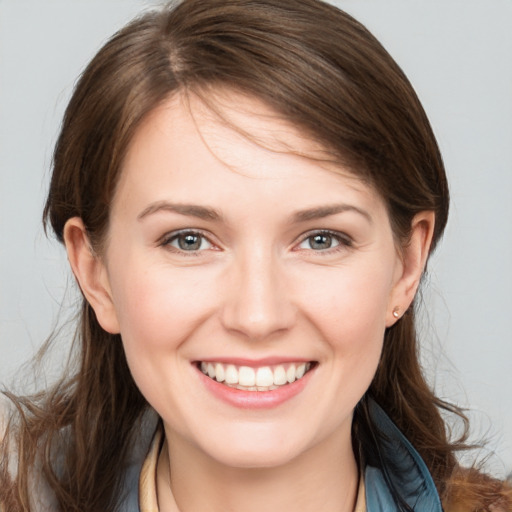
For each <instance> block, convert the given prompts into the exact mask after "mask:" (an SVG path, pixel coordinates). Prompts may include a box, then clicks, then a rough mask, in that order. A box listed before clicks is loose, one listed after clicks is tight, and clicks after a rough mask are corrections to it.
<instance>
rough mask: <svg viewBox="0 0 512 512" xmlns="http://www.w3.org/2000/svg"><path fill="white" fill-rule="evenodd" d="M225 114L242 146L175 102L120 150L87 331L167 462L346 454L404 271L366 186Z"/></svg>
mask: <svg viewBox="0 0 512 512" xmlns="http://www.w3.org/2000/svg"><path fill="white" fill-rule="evenodd" d="M225 98H226V97H224V100H223V103H222V112H223V115H224V116H227V117H229V119H230V121H231V122H232V123H234V125H236V126H237V127H238V128H240V130H246V131H247V132H248V133H249V134H250V136H249V137H244V136H242V135H241V134H240V131H235V130H233V129H232V128H230V127H228V126H227V125H226V124H225V123H222V122H221V121H220V120H219V118H218V117H216V116H215V115H214V114H213V113H212V112H211V111H210V110H208V109H207V108H205V107H204V105H203V104H202V103H201V102H200V101H199V100H197V99H194V97H192V98H190V103H187V102H186V101H184V100H183V98H182V97H181V96H175V97H174V98H173V99H171V100H169V101H167V103H165V104H163V105H162V106H160V107H159V108H158V109H157V110H155V111H154V112H153V113H152V114H151V115H150V116H149V118H148V119H147V120H146V121H145V122H144V124H143V125H142V126H141V128H140V129H139V131H138V133H137V134H136V136H135V138H134V140H133V142H132V145H131V147H130V150H129V153H128V155H127V159H126V161H125V164H124V168H123V172H122V176H121V179H120V182H119V186H118V188H117V191H116V195H115V198H114V201H113V206H112V211H111V219H110V226H109V235H108V240H107V246H106V249H105V254H104V260H103V261H104V265H105V266H104V271H105V272H104V275H105V279H106V281H105V282H106V283H107V285H106V288H107V291H108V294H109V296H110V297H111V300H112V310H111V312H110V313H105V312H103V313H99V314H98V318H99V320H100V322H101V323H102V324H103V325H108V326H109V329H110V330H119V331H120V333H121V335H122V340H123V344H124V348H125V351H126V356H127V359H128V363H129V366H130V369H131V371H132V373H133V377H134V379H135V381H136V383H137V385H138V386H139V388H140V390H141V392H142V393H143V394H144V396H145V397H146V399H147V400H148V401H149V403H150V404H151V405H152V406H153V407H154V408H155V409H156V411H157V412H158V413H159V414H160V416H161V417H162V418H163V421H164V424H165V429H166V433H167V437H168V440H169V443H170V445H171V449H172V446H173V444H175V445H177V446H178V445H180V443H181V444H182V445H187V446H189V448H190V447H191V449H192V451H194V452H195V453H196V454H197V455H198V456H201V457H208V458H209V459H210V460H211V459H213V460H216V461H217V462H221V463H223V464H227V465H230V466H237V467H241V466H244V467H248V466H250V467H268V466H274V465H279V464H284V463H286V462H288V461H291V460H293V459H294V458H296V457H300V456H301V455H303V454H306V453H308V452H310V451H311V450H313V451H314V450H315V449H319V448H320V447H324V448H328V447H329V446H333V447H334V446H340V445H342V444H343V443H344V444H345V445H347V443H350V427H351V420H352V412H353V409H354V407H355V405H356V404H357V402H358V401H359V399H360V398H361V397H362V395H363V394H364V392H365V391H366V389H367V388H368V386H369V384H370V382H371V380H372V377H373V375H374V373H375V370H376V367H377V364H378V361H379V356H380V353H381V348H382V343H383V335H384V330H385V328H386V326H388V325H390V324H391V323H392V322H393V315H392V311H393V308H394V306H396V305H397V292H396V289H397V286H398V285H397V283H398V282H399V281H400V277H401V275H402V271H403V265H402V259H401V257H400V254H399V252H398V251H397V248H396V246H395V241H394V238H393V234H392V231H391V228H390V222H389V218H388V215H387V212H386V208H385V205H384V203H383V201H382V199H381V197H379V195H378V194H377V193H376V192H375V191H374V190H373V189H372V188H371V187H369V186H368V185H365V184H364V183H363V182H361V181H360V180H359V179H357V178H356V177H355V176H354V175H352V174H351V173H350V172H349V171H347V170H346V169H344V168H341V167H339V166H335V165H334V164H327V163H325V162H324V163H321V162H320V161H318V160H314V159H312V158H308V157H306V156H298V155H297V153H301V154H305V155H309V156H319V155H320V153H321V148H319V147H318V145H315V144H314V143H313V142H311V141H310V140H308V139H306V138H304V137H303V136H301V134H300V132H299V131H298V130H295V129H294V128H293V127H291V126H290V125H289V124H287V123H286V122H284V121H282V120H280V119H279V117H278V116H276V115H275V114H274V113H273V112H272V111H271V110H269V109H268V108H266V107H265V106H264V105H263V104H261V103H260V102H258V101H257V100H251V99H248V98H246V97H241V96H237V95H233V94H232V95H231V97H230V99H229V100H226V99H225ZM256 141H257V142H258V143H256ZM293 153H295V154H293ZM333 171H334V172H333ZM109 315H110V316H109ZM112 326H114V327H112ZM205 372H206V373H209V375H206V374H205ZM218 381H222V382H218ZM290 381H291V382H290ZM237 385H238V386H240V387H242V389H237V388H236V386H237Z"/></svg>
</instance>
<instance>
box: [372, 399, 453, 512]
mask: <svg viewBox="0 0 512 512" xmlns="http://www.w3.org/2000/svg"><path fill="white" fill-rule="evenodd" d="M368 408H369V413H370V418H371V420H372V423H373V426H374V428H376V430H377V431H378V450H379V455H380V460H381V461H382V466H383V467H385V471H384V470H382V469H381V468H376V467H373V466H370V465H367V466H366V468H365V472H364V475H365V488H366V507H367V512H394V511H400V512H401V511H402V510H408V509H407V508H406V507H402V508H400V507H399V506H398V505H397V503H396V501H395V500H394V499H393V495H392V492H391V489H392V488H394V489H395V490H396V492H397V493H398V495H399V496H400V498H401V500H403V501H404V502H405V503H406V504H407V506H408V507H409V509H410V510H412V511H416V512H442V510H443V508H442V506H441V500H440V499H439V494H438V493H437V489H436V486H435V484H434V481H433V480H432V476H431V475H430V473H429V471H428V469H427V466H426V465H425V462H424V461H423V459H422V458H421V457H420V455H419V453H418V452H417V451H416V450H415V449H414V448H413V446H412V445H411V443H410V442H409V441H408V440H407V439H406V438H405V436H404V435H403V434H402V433H401V432H400V431H399V430H398V428H397V427H396V425H395V424H394V423H393V422H392V421H391V419H390V418H389V417H388V416H387V414H386V413H385V412H384V411H383V410H382V409H381V408H380V407H379V406H378V405H377V404H376V403H375V402H374V401H373V400H371V399H370V400H368ZM363 457H365V454H364V448H363ZM369 459H375V457H367V458H366V460H369Z"/></svg>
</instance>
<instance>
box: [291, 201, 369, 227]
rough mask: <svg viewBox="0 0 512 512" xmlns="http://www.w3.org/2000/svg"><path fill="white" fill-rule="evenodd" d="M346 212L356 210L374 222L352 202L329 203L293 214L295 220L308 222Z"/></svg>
mask: <svg viewBox="0 0 512 512" xmlns="http://www.w3.org/2000/svg"><path fill="white" fill-rule="evenodd" d="M344 212H355V213H358V214H359V215H362V216H363V217H364V218H365V219H366V220H367V221H368V222H369V223H370V224H372V223H373V219H372V216H371V215H370V214H369V213H368V212H367V211H365V210H362V209H361V208H358V207H357V206H353V205H350V204H345V203H341V204H329V205H325V206H318V207H316V208H309V209H307V210H301V211H299V212H296V213H295V214H294V215H293V221H294V222H306V221H309V220H317V219H323V218H325V217H329V216H331V215H336V214H338V213H344Z"/></svg>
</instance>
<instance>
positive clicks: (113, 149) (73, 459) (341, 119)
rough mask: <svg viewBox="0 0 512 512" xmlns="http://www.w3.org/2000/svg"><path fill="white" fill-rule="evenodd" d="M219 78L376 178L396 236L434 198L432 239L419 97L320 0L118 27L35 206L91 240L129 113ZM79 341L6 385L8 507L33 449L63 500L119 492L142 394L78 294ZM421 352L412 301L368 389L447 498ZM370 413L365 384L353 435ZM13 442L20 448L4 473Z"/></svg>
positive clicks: (447, 473)
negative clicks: (54, 369) (37, 382)
mask: <svg viewBox="0 0 512 512" xmlns="http://www.w3.org/2000/svg"><path fill="white" fill-rule="evenodd" d="M216 86H225V87H229V88H231V89H235V90H238V91H240V92H243V93H246V94H249V95H252V96H255V97H257V98H259V99H261V100H263V101H264V102H265V103H267V104H268V105H269V106H270V107H272V108H274V109H275V110H276V111H277V112H278V113H280V114H281V115H282V116H283V117H284V118H286V119H287V120H289V121H290V122H291V123H293V124H294V125H296V126H298V127H300V128H301V129H302V130H304V132H305V133H307V134H309V135H310V136H311V137H312V138H314V139H315V140H316V141H318V142H320V143H321V144H322V145H323V146H324V147H325V148H326V149H327V150H328V151H329V152H330V153H331V154H332V155H333V157H334V158H336V159H338V160H339V161H341V162H344V163H345V164H348V165H350V167H351V169H353V170H354V172H356V173H358V174H359V175H360V176H361V177H362V178H363V179H365V180H367V181H368V182H369V183H371V184H372V185H373V186H375V187H376V189H377V190H378V191H379V192H380V194H381V195H382V197H383V198H384V200H385V202H386V204H387V207H388V211H389V214H390V218H391V221H392V223H393V229H394V232H395V234H396V236H397V238H398V239H399V240H401V241H402V243H406V241H407V238H408V234H409V229H410V226H411V220H412V218H413V216H414V215H415V214H416V213H418V212H420V211H424V210H432V211H434V212H435V216H436V223H435V233H434V241H433V247H434V246H435V244H436V243H437V242H438V240H439V238H440V237H441V235H442V232H443V229H444V227H445V224H446V220H447V215H448V203H449V196H448V187H447V182H446V176H445V172H444V168H443V163H442V159H441V156H440V153H439V150H438V147H437V143H436V140H435V138H434V135H433V133H432V130H431V127H430V125H429V122H428V120H427V117H426V115H425V113H424V111H423V109H422V107H421V105H420V102H419V100H418V98H417V97H416V94H415V93H414V90H413V88H412V87H411V85H410V84H409V82H408V80H407V78H406V77H405V75H404V74H403V72H402V71H401V70H400V68H399V67H398V66H397V64H396V63H395V62H394V61H393V59H392V58H391V57H390V56H389V54H388V53H387V52H386V51H385V50H384V48H383V47H382V46H381V45H380V43H379V42H378V41H377V40H376V39H375V38H374V37H373V36H372V35H371V34H370V33H369V32H368V31H367V30H366V29H365V28H364V27H363V26H362V25H361V24H360V23H358V22H357V21H355V20H354V19H353V18H351V17H350V16H349V15H347V14H345V13H344V12H342V11H340V10H338V9H337V8H335V7H333V6H331V5H329V4H326V3H323V2H320V1H318V0H185V1H183V2H180V3H178V4H176V5H174V6H168V7H165V8H163V9H161V10H159V11H154V12H148V13H146V14H144V15H142V16H141V17H139V18H137V19H135V20H134V21H132V22H131V23H130V24H129V25H127V26H126V27H125V28H123V29H122V30H121V31H119V32H118V33H117V34H115V35H114V36H113V37H112V39H111V40H110V41H109V42H108V43H107V44H106V45H105V46H104V47H103V48H102V49H101V50H100V51H99V52H98V54H97V55H96V57H95V58H94V59H93V60H92V62H91V63H90V64H89V65H88V67H87V68H86V70H85V71H84V73H83V74H82V76H81V78H80V80H79V82H78V83H77V86H76V89H75V91H74V94H73V97H72V99H71V101H70V103H69V106H68V108H67V110H66V114H65V117H64V121H63V125H62V130H61V133H60V137H59V139H58V142H57V145H56V148H55V153H54V159H53V175H52V180H51V186H50V192H49V195H48V200H47V203H46V206H45V210H44V219H45V221H46V222H47V223H49V224H51V227H52V228H53V230H54V232H55V234H56V236H57V237H58V239H59V240H60V241H62V238H63V229H64V225H65V223H66V221H67V220H68V219H69V218H71V217H74V216H78V217H81V218H82V220H83V221H84V224H85V226H86V228H87V231H88V234H89V236H90V239H91V242H92V244H93V245H94V246H96V247H101V243H102V241H103V240H104V237H105V234H106V232H107V230H108V221H109V206H110V203H111V200H112V197H113V194H114V191H115V187H116V183H117V180H118V177H119V173H120V172H121V169H122V164H123V157H124V155H125V154H126V151H127V148H128V146H129V144H130V141H131V139H132V137H133V135H134V133H135V132H136V130H137V128H138V126H139V125H140V123H141V121H142V120H143V119H144V118H145V116H146V115H147V114H148V113H149V112H151V111H152V110H153V109H154V108H155V107H156V106H157V105H159V104H160V103H161V102H163V101H164V100H165V99H167V98H168V97H169V96H170V95H171V94H173V93H175V92H177V91H181V92H185V93H194V92H196V93H198V94H200V93H204V92H205V91H207V90H208V89H209V88H212V87H216ZM78 343H79V344H80V353H81V357H80V361H79V365H78V368H77V369H75V370H74V372H73V373H72V374H71V375H69V376H65V377H64V378H63V379H62V380H61V381H60V382H59V383H58V384H57V385H56V386H55V387H54V388H53V389H52V390H50V391H49V392H46V393H41V394H39V395H37V396H34V397H26V398H23V397H15V396H13V395H10V398H11V400H12V401H13V402H14V403H15V404H16V407H17V411H18V413H19V414H18V416H19V418H20V419H19V422H18V424H17V425H14V423H12V424H11V426H10V427H9V428H8V432H7V436H6V440H5V441H4V443H3V447H2V449H3V450H4V456H3V457H2V463H1V468H0V469H1V472H0V503H2V502H4V503H5V504H6V506H7V507H8V510H9V511H11V510H12V511H15V510H21V509H25V510H26V509H29V483H28V482H29V477H28V475H29V468H30V467H32V466H33V465H34V464H37V465H38V467H39V468H40V471H41V473H42V475H43V477H44V479H45V480H46V481H47V482H48V484H49V486H50V487H51V489H52V490H53V492H54V493H55V496H56V498H57V501H58V504H59V506H60V508H61V509H62V510H66V511H78V510H80V511H83V510H91V511H92V510H114V509H115V508H116V504H117V503H118V501H119V493H120V490H121V480H120V479H121V473H122V470H120V468H122V467H123V464H125V463H126V460H127V456H128V454H129V452H130V448H131V446H132V444H133V442H134V439H135V438H136V436H137V435H138V432H139V430H140V421H141V418H142V416H143V414H144V412H145V411H146V410H147V404H146V402H145V401H144V399H143V397H142V396H141V394H140V393H139V391H138V389H137V387H136V385H135V383H134V381H133V379H132V377H131V375H130V372H129V369H128V366H127V364H126V360H125V356H124V352H123V349H122V344H121V342H120V338H119V336H117V335H111V334H108V333H107V332H105V331H103V330H102V329H101V327H100V326H99V325H98V323H97V321H96V318H95V315H94V312H93V311H92V309H91V307H90V306H89V305H88V304H87V303H86V302H85V301H84V303H83V309H82V314H81V318H80V327H79V331H78ZM417 352H418V347H417V343H416V333H415V325H414V308H413V307H411V308H410V310H409V311H408V312H407V313H406V314H405V315H404V316H403V317H402V319H401V320H399V321H398V322H397V323H396V325H395V326H394V327H392V328H390V329H388V330H387V332H386V334H385V341H384V350H383V354H382V359H381V362H380V365H379V367H378V370H377V373H376V375H375V378H374V380H373V382H372V384H371V387H370V389H369V391H368V394H369V395H371V396H372V397H373V398H374V399H375V400H376V401H377V402H378V403H379V404H380V405H381V406H382V407H383V408H384V409H385V411H386V412H387V413H388V414H389V415H390V416H391V418H392V419H393V420H394V422H395V423H396V424H397V425H398V427H399V428H400V429H401V430H402V431H403V432H404V434H405V435H406V436H407V437H408V438H409V440H410V441H411V442H412V444H413V445H414V446H415V447H416V449H417V450H418V451H419V453H420V454H421V456H422V457H423V459H424V460H425V462H426V464H427V466H428V468H429V469H430V471H431V473H432V476H433V478H434V481H435V483H436V485H437V487H438V489H439V492H440V494H441V495H442V496H443V498H444V500H445V502H446V503H448V502H449V501H450V496H453V495H456V493H457V492H460V489H463V488H464V486H467V485H468V484H467V479H465V478H457V477H453V473H454V471H455V470H456V468H457V465H456V459H455V455H454V453H455V450H457V449H461V448H463V447H464V445H463V442H462V441H460V442H455V443H452V442H450V440H449V439H448V437H447V432H446V428H445V423H444V421H443V419H442V417H441V415H440V412H439V409H440V408H441V409H444V410H448V411H450V412H453V413H455V414H456V415H458V416H460V417H461V418H463V419H464V416H463V415H462V413H461V411H460V410H459V409H457V408H456V407H454V406H450V405H448V404H447V403H445V402H443V401H441V400H440V399H438V398H436V396H435V395H434V394H433V392H432V391H431V390H430V388H429V386H428V385H427V383H426V381H425V379H424V377H423V375H422V371H421V368H420V365H419V362H418V353H417ZM366 415H367V412H366V411H365V400H362V402H361V404H360V405H359V406H358V408H357V410H356V414H355V418H354V439H355V442H357V440H358V439H359V438H358V432H360V431H362V430H364V422H365V421H366V420H365V418H366ZM12 420H13V421H14V416H13V418H12ZM9 443H10V444H13V443H14V445H16V446H17V451H18V457H19V461H18V471H17V472H16V477H15V479H14V481H11V479H10V475H9V471H8V467H7V460H8V458H7V449H8V444H9ZM481 478H483V477H481ZM482 481H483V480H482ZM503 492H504V491H503ZM486 499H487V498H486V497H485V495H484V493H480V494H479V495H478V496H477V498H476V501H475V504H478V505H475V509H476V507H477V506H481V507H482V508H483V507H486V506H487V505H488V502H487V501H485V500H486Z"/></svg>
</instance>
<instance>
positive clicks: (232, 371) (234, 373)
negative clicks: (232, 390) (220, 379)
mask: <svg viewBox="0 0 512 512" xmlns="http://www.w3.org/2000/svg"><path fill="white" fill-rule="evenodd" d="M203 373H204V372H203ZM226 382H227V383H228V384H238V370H237V369H236V367H235V366H233V365H232V364H228V365H227V367H226Z"/></svg>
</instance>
